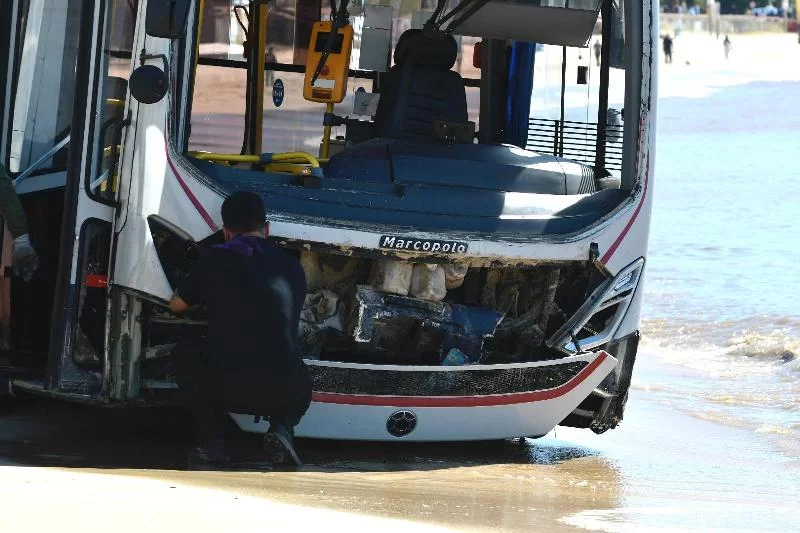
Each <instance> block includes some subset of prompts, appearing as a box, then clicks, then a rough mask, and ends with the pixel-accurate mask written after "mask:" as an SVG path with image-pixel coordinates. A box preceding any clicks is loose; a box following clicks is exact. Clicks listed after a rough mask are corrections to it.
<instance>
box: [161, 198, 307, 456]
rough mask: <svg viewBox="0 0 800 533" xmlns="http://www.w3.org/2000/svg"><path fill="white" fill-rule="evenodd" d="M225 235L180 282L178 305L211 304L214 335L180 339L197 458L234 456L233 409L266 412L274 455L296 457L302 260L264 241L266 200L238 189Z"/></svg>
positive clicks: (182, 383) (178, 357) (227, 208)
mask: <svg viewBox="0 0 800 533" xmlns="http://www.w3.org/2000/svg"><path fill="white" fill-rule="evenodd" d="M222 222H223V226H224V227H223V230H224V233H225V243H224V244H221V245H217V246H214V247H213V248H212V249H211V251H210V253H209V254H207V255H206V256H205V257H203V258H202V259H201V260H200V261H199V262H198V263H197V264H196V265H195V266H194V267H193V269H192V270H191V272H190V273H189V275H188V276H187V277H186V278H185V279H184V280H183V281H182V282H180V283H178V286H177V288H176V291H175V294H174V295H173V296H172V299H171V300H170V309H171V310H172V312H174V313H183V312H185V311H187V310H188V309H189V308H190V307H192V306H195V305H201V304H205V306H206V309H207V311H208V337H207V338H202V339H186V340H185V341H183V342H181V343H179V344H178V346H176V348H175V351H174V352H173V362H174V368H175V373H176V378H177V381H178V387H179V388H180V390H181V392H182V394H183V395H184V396H185V398H186V401H187V403H188V404H189V406H190V408H191V410H192V416H193V420H194V424H195V430H196V434H197V438H198V442H199V446H198V448H196V449H195V450H193V451H192V453H191V454H190V460H193V461H194V462H206V463H222V462H226V461H227V460H228V456H227V451H226V450H227V447H226V445H225V436H224V435H225V425H226V421H227V412H228V411H232V412H236V413H247V414H252V415H260V416H265V417H267V418H268V420H269V421H270V427H269V430H268V432H267V435H266V436H265V437H264V446H265V448H266V449H267V450H268V451H269V452H271V453H272V454H273V461H274V462H276V463H287V464H295V465H300V464H301V462H300V458H299V456H298V455H297V451H296V450H295V447H294V438H293V435H294V432H293V428H294V426H296V425H297V424H298V423H299V422H300V419H301V418H302V417H303V415H304V414H305V412H306V410H307V409H308V406H309V403H310V402H311V381H310V378H309V375H308V369H307V368H306V366H305V364H304V363H303V360H302V359H301V357H300V341H299V338H298V323H299V319H300V311H301V310H302V307H303V300H304V298H305V292H306V281H305V274H304V272H303V268H302V267H301V266H300V262H299V261H298V260H297V259H295V258H294V257H292V256H291V255H289V254H287V253H285V252H283V251H282V250H280V249H278V248H275V247H274V246H272V245H271V244H269V242H268V241H267V240H266V236H267V235H268V234H269V228H268V225H267V223H266V222H265V210H264V203H263V201H262V200H261V197H259V196H258V195H256V194H253V193H248V192H237V193H234V194H232V195H231V196H230V197H229V198H227V199H226V200H225V202H224V203H223V204H222Z"/></svg>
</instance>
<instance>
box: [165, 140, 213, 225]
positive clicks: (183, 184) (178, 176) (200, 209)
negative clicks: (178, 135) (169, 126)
mask: <svg viewBox="0 0 800 533" xmlns="http://www.w3.org/2000/svg"><path fill="white" fill-rule="evenodd" d="M165 131H166V128H165ZM164 152H165V153H166V154H167V163H169V168H171V169H172V173H173V174H175V179H177V180H178V184H179V185H180V186H181V189H183V192H184V193H185V194H186V196H187V198H189V201H190V202H192V205H193V206H194V208H195V209H196V210H197V212H198V213H200V216H201V217H203V220H204V221H205V223H206V224H207V225H208V227H209V228H211V230H212V231H217V230H219V227H217V224H216V223H215V222H214V219H213V218H211V215H209V214H208V211H206V210H205V208H204V207H203V204H201V203H200V200H198V199H197V197H196V196H195V195H194V193H193V192H192V190H191V189H190V188H189V186H188V185H186V182H185V181H183V178H181V174H180V172H178V169H177V168H176V167H175V163H173V162H172V158H171V157H170V156H169V147H167V140H166V139H164Z"/></svg>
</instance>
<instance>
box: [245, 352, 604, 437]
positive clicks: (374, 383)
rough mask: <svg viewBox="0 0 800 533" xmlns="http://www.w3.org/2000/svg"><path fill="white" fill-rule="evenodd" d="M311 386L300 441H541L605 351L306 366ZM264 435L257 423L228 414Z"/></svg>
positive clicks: (589, 386) (576, 398) (597, 373)
mask: <svg viewBox="0 0 800 533" xmlns="http://www.w3.org/2000/svg"><path fill="white" fill-rule="evenodd" d="M307 363H308V365H309V369H310V371H311V375H312V377H313V381H314V394H313V401H312V404H311V407H310V408H309V410H308V413H307V414H306V415H305V417H304V418H303V420H302V422H301V423H300V425H299V426H297V428H296V434H297V435H298V436H301V437H312V438H325V439H346V440H347V439H349V440H400V439H402V440H409V441H461V440H487V439H502V438H510V437H522V436H531V437H538V436H541V435H544V434H546V433H547V432H549V431H550V430H551V429H553V428H554V427H555V426H556V425H557V424H558V423H559V422H561V421H562V420H563V419H564V418H565V417H567V416H568V415H569V414H570V413H571V412H572V411H573V410H575V409H576V407H578V405H579V404H580V403H581V402H582V401H583V400H584V399H585V398H586V397H587V396H589V395H590V394H591V393H592V391H593V390H594V389H595V388H597V387H598V385H600V383H601V382H602V381H603V380H604V379H605V378H606V376H608V375H609V374H610V373H611V372H612V370H613V369H614V368H615V367H616V365H617V359H616V358H614V357H613V356H611V355H610V354H609V353H607V352H605V351H602V350H601V351H597V352H587V353H582V354H578V355H574V356H570V357H565V358H563V359H558V360H552V361H537V362H527V363H513V364H505V365H463V366H458V367H443V366H404V365H366V364H357V363H338V362H329V361H307ZM232 416H233V418H234V420H235V421H236V423H237V424H238V425H239V427H240V428H241V429H243V430H245V431H249V432H256V433H263V432H265V431H266V429H267V423H266V422H265V421H263V420H261V419H260V417H253V416H251V415H242V414H233V415H232Z"/></svg>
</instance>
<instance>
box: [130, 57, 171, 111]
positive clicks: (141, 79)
mask: <svg viewBox="0 0 800 533" xmlns="http://www.w3.org/2000/svg"><path fill="white" fill-rule="evenodd" d="M168 86H169V80H168V79H167V74H166V73H165V72H164V71H163V70H161V69H160V68H158V67H157V66H155V65H142V66H141V67H139V68H137V69H136V70H134V71H133V73H131V79H130V81H129V82H128V87H129V88H130V91H131V96H133V97H134V98H136V99H137V100H138V101H140V102H141V103H143V104H155V103H156V102H159V101H161V99H162V98H164V95H166V94H167V87H168Z"/></svg>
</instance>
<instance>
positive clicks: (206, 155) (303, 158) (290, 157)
mask: <svg viewBox="0 0 800 533" xmlns="http://www.w3.org/2000/svg"><path fill="white" fill-rule="evenodd" d="M189 155H190V156H192V157H194V158H196V159H201V160H203V161H228V162H231V163H254V164H259V165H268V164H270V163H296V164H307V165H311V168H320V167H319V159H317V158H316V157H314V156H313V155H311V154H309V153H308V152H279V153H269V152H267V153H263V154H258V155H254V154H219V153H216V152H189Z"/></svg>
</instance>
